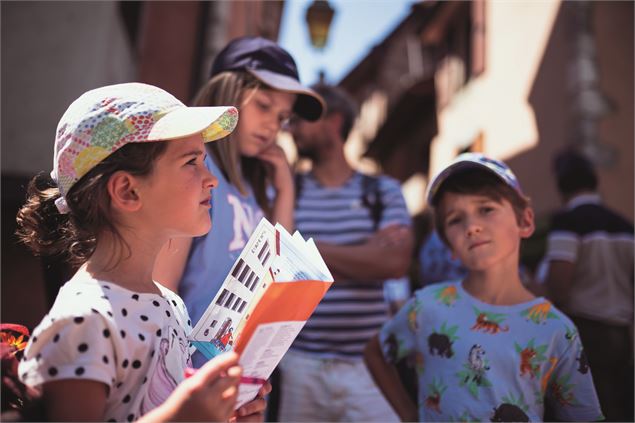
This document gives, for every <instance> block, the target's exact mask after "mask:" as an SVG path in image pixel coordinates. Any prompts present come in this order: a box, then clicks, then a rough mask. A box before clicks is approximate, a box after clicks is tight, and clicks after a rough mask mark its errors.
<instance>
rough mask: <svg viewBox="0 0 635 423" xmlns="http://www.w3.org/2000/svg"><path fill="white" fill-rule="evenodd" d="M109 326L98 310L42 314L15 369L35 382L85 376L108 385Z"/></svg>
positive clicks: (111, 375)
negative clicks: (43, 319)
mask: <svg viewBox="0 0 635 423" xmlns="http://www.w3.org/2000/svg"><path fill="white" fill-rule="evenodd" d="M113 336H114V334H113V333H112V329H111V328H110V327H109V325H108V324H107V320H106V319H105V318H104V317H103V316H101V315H100V314H99V313H91V314H84V315H77V316H68V317H58V318H57V319H55V320H53V319H51V318H46V319H45V321H43V322H42V323H41V324H40V326H38V327H37V328H36V330H35V331H34V333H33V336H32V337H31V340H30V342H29V345H28V346H27V349H26V352H25V356H24V359H23V361H22V362H21V363H20V366H19V369H18V372H19V375H20V378H21V379H22V381H23V382H24V383H26V384H27V385H30V386H38V385H41V384H43V383H45V382H50V381H54V380H62V379H89V380H95V381H99V382H103V383H104V384H106V385H107V386H108V387H110V386H111V385H112V383H113V381H114V380H115V377H116V370H115V369H116V367H115V364H116V363H115V354H114V351H115V350H114V346H113V345H114V344H113Z"/></svg>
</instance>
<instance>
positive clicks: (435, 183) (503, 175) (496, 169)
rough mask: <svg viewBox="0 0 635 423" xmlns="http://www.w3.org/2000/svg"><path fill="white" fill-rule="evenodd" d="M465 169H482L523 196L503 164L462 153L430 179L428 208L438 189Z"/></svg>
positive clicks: (484, 157)
mask: <svg viewBox="0 0 635 423" xmlns="http://www.w3.org/2000/svg"><path fill="white" fill-rule="evenodd" d="M466 169H482V170H486V171H488V172H491V173H493V174H494V175H496V176H497V177H498V178H500V179H501V180H502V181H503V182H505V183H506V184H507V185H509V186H510V187H512V188H514V190H516V192H517V193H518V194H520V195H521V196H524V194H523V191H522V189H521V188H520V183H519V182H518V179H517V178H516V175H514V172H512V170H511V169H510V168H509V167H508V166H507V165H506V164H505V163H503V162H501V161H499V160H495V159H490V158H489V157H486V156H484V155H482V154H479V153H464V154H460V155H459V156H457V157H456V158H455V159H454V161H453V162H452V163H450V164H449V165H448V166H447V167H446V168H445V169H443V170H442V171H441V172H439V173H438V174H437V176H435V177H434V178H432V182H430V185H429V186H428V195H427V200H428V204H429V205H430V206H432V205H433V200H434V198H435V197H436V195H437V193H438V192H439V188H441V185H443V182H445V181H446V180H447V179H448V177H449V176H450V175H453V174H455V173H457V172H459V171H462V170H466Z"/></svg>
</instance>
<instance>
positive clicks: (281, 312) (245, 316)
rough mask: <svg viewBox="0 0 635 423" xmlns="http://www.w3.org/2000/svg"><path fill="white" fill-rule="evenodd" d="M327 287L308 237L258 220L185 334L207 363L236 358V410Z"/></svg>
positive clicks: (323, 267) (274, 363)
mask: <svg viewBox="0 0 635 423" xmlns="http://www.w3.org/2000/svg"><path fill="white" fill-rule="evenodd" d="M332 283H333V276H331V273H330V272H329V270H328V268H327V267H326V264H325V263H324V260H323V259H322V256H321V255H320V253H319V251H318V249H317V247H316V246H315V243H314V242H313V240H312V239H309V240H308V241H305V240H304V238H302V236H301V235H300V233H299V232H297V231H296V232H295V233H294V234H293V236H292V235H290V234H289V233H288V232H287V231H286V230H285V229H284V227H282V226H281V225H279V224H276V226H275V227H274V226H273V225H271V223H269V221H268V220H267V219H264V218H263V219H262V220H261V221H260V223H259V224H258V226H257V227H256V229H255V230H254V232H253V234H252V235H251V237H250V238H249V240H248V241H247V245H246V246H245V248H244V249H243V251H242V253H241V254H240V256H239V257H238V259H237V260H236V262H235V263H234V265H233V267H232V268H231V271H230V272H229V274H228V275H227V278H225V281H224V282H223V285H222V286H221V288H220V289H219V291H218V293H217V294H216V296H215V297H214V299H213V300H212V302H211V303H210V305H209V306H208V307H207V310H205V313H204V314H203V316H202V317H201V319H200V320H199V321H198V323H197V324H196V326H195V327H194V329H193V330H192V334H191V336H190V341H191V342H192V344H193V345H194V346H195V347H196V348H197V349H198V350H199V351H200V352H201V353H203V355H205V356H206V357H207V358H208V359H211V358H213V357H215V356H216V355H218V354H221V353H223V352H225V351H229V350H231V349H234V350H235V351H237V352H238V353H239V354H240V365H241V366H242V368H243V375H244V376H245V377H244V378H243V381H246V382H247V383H244V382H243V381H241V384H240V387H239V392H238V402H237V405H236V407H240V406H241V405H243V404H245V403H246V402H248V401H250V400H252V399H253V398H254V397H255V396H256V394H257V393H258V390H259V389H260V386H261V384H260V383H258V381H260V380H266V379H268V378H269V376H270V375H271V373H272V372H273V370H274V369H275V368H276V366H277V365H278V363H279V362H280V360H281V359H282V357H283V356H284V354H285V353H286V351H287V350H288V349H289V347H290V346H291V343H292V342H293V340H294V339H295V337H296V336H297V334H298V333H299V332H300V329H302V327H303V326H304V324H305V323H306V320H307V319H308V318H309V316H310V315H311V314H312V313H313V310H314V309H315V307H316V306H317V304H318V303H319V302H320V301H321V300H322V297H323V296H324V294H325V293H326V291H327V290H328V289H329V288H330V286H331V284H332Z"/></svg>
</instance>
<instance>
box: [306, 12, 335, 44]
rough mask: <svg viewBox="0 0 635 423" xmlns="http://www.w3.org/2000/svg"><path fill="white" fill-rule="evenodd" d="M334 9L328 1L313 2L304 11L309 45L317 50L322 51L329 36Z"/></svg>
mask: <svg viewBox="0 0 635 423" xmlns="http://www.w3.org/2000/svg"><path fill="white" fill-rule="evenodd" d="M334 14H335V9H333V8H332V7H331V5H330V4H329V2H328V0H313V3H311V6H310V7H309V8H308V9H307V11H306V22H307V24H308V25H309V34H310V35H311V44H313V47H315V48H317V49H323V48H324V46H325V45H326V41H327V38H328V35H329V28H330V26H331V20H333V15H334Z"/></svg>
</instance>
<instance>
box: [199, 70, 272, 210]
mask: <svg viewBox="0 0 635 423" xmlns="http://www.w3.org/2000/svg"><path fill="white" fill-rule="evenodd" d="M260 88H268V87H267V86H266V85H264V84H263V83H262V82H260V81H259V80H258V79H256V78H255V77H254V76H252V75H251V74H249V73H247V72H242V71H227V72H221V73H219V74H218V75H216V76H214V77H213V78H211V79H209V80H208V81H207V82H206V83H205V85H203V87H201V89H200V90H199V91H198V93H197V94H196V96H195V97H194V100H193V105H194V106H218V105H233V106H235V107H236V108H238V110H240V107H241V106H242V100H243V94H244V93H245V92H246V91H248V90H253V89H260ZM234 137H235V135H234V134H231V135H229V136H227V138H225V139H223V140H220V141H217V142H212V143H208V144H206V146H207V149H208V151H209V153H210V154H211V155H212V158H213V160H214V162H215V163H216V165H218V167H219V168H220V170H221V172H223V176H224V177H225V178H226V179H227V180H228V181H229V182H230V183H231V184H232V185H234V186H235V187H236V188H238V190H239V191H240V193H241V194H243V195H247V187H246V186H245V180H246V181H247V182H249V184H250V185H251V188H252V191H253V193H254V196H255V198H256V201H257V202H258V205H259V206H260V207H261V208H262V209H263V210H264V211H265V214H269V212H270V209H271V207H270V205H269V201H268V199H267V195H266V169H265V166H264V164H263V163H262V162H261V161H260V160H258V159H256V158H249V157H242V156H241V155H240V148H239V145H238V143H237V142H236V141H235V140H233V138H234Z"/></svg>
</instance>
